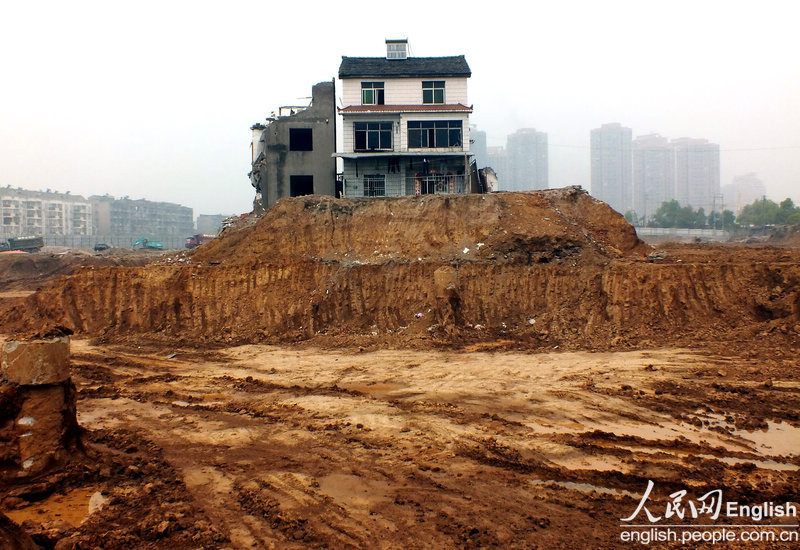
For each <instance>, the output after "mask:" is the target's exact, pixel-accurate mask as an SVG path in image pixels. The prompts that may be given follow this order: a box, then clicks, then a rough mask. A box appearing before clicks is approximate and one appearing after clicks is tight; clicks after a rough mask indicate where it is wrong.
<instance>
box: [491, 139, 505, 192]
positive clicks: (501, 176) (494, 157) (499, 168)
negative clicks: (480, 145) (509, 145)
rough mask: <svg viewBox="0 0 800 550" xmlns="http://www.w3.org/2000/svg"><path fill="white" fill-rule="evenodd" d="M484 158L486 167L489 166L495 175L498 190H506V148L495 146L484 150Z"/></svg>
mask: <svg viewBox="0 0 800 550" xmlns="http://www.w3.org/2000/svg"><path fill="white" fill-rule="evenodd" d="M486 156H487V158H488V161H487V162H488V166H491V167H492V169H493V170H494V172H495V174H496V175H497V179H498V181H499V186H500V189H502V190H504V191H505V190H507V189H508V188H507V187H506V186H505V184H504V181H505V179H506V176H507V174H508V155H507V154H506V148H505V147H503V146H502V145H496V146H492V147H487V148H486Z"/></svg>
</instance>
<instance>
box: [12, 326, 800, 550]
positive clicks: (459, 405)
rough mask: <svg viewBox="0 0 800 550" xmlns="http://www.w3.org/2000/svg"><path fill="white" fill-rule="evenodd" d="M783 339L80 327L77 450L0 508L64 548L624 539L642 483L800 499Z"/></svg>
mask: <svg viewBox="0 0 800 550" xmlns="http://www.w3.org/2000/svg"><path fill="white" fill-rule="evenodd" d="M788 351H791V350H787V352H788ZM796 351H797V350H793V351H791V353H786V354H782V355H778V356H776V355H775V354H774V353H771V354H767V353H764V354H757V355H756V356H755V357H753V358H743V357H738V356H731V355H725V354H716V353H708V352H705V351H703V350H691V349H670V348H664V349H656V350H639V351H631V352H617V353H590V352H563V353H558V352H553V353H546V354H545V353H520V352H504V351H501V352H495V351H461V352H452V351H412V350H390V351H389V350H385V351H375V352H359V351H358V350H357V349H356V350H336V349H319V348H315V347H308V346H303V347H271V346H261V345H250V346H239V347H234V348H226V349H222V348H220V349H215V350H204V349H194V348H180V349H171V348H162V347H155V346H148V345H144V344H143V345H141V346H130V345H128V346H114V345H111V346H109V345H99V346H94V345H91V343H90V342H88V341H85V340H77V341H74V342H73V373H74V374H73V381H74V382H75V384H76V386H77V389H78V411H79V412H78V419H79V423H80V424H81V426H82V427H83V428H84V429H85V430H86V434H85V441H86V447H87V449H86V455H85V456H84V457H76V459H75V463H74V464H73V466H72V468H71V470H70V472H71V475H69V476H63V475H62V476H55V477H54V478H50V479H49V480H45V483H43V484H40V485H42V486H39V487H38V490H39V491H40V492H41V493H43V494H44V495H47V494H48V493H52V494H51V495H50V496H46V497H45V498H44V500H41V501H39V502H36V500H38V497H37V495H35V494H34V495H31V494H30V491H29V493H25V492H23V493H22V494H17V493H14V492H13V491H12V492H11V493H12V494H14V495H16V496H12V497H10V498H6V500H5V501H4V506H5V508H6V514H8V515H9V517H10V518H11V519H12V520H15V521H17V522H20V523H21V524H22V525H23V526H24V527H25V528H27V529H28V530H29V532H32V533H34V534H35V540H37V541H38V542H40V543H44V545H53V544H55V543H56V542H57V541H58V540H60V539H63V538H67V539H68V541H71V542H78V543H79V544H80V547H81V548H200V547H202V548H308V547H311V548H320V547H323V548H624V547H629V546H633V545H632V544H631V543H624V542H622V541H621V540H620V536H621V533H622V531H623V529H622V528H621V527H620V526H621V524H623V522H621V521H620V518H626V517H629V516H630V515H631V514H632V513H633V512H634V510H635V509H636V507H637V505H638V502H639V500H640V498H641V495H642V493H643V492H644V490H645V488H646V486H647V482H648V480H652V481H654V482H655V484H656V485H655V489H654V497H656V496H657V498H653V499H652V501H653V502H656V501H658V504H653V505H652V506H648V508H649V509H650V510H651V511H652V512H653V513H655V514H657V515H663V511H664V509H665V502H666V501H665V497H666V496H667V495H669V494H672V493H674V492H675V491H678V490H682V489H686V490H687V491H688V494H687V497H686V498H687V499H688V498H695V499H697V498H699V497H700V496H702V495H704V494H705V493H707V492H708V491H709V490H712V489H717V488H719V489H723V491H724V497H725V499H726V500H731V501H738V502H743V503H746V502H749V503H761V502H768V501H773V502H781V503H782V502H785V501H787V500H788V501H794V502H797V501H798V500H800V494H798V483H797V482H798V469H799V468H800V453H798V451H799V450H800V449H799V448H798V447H800V443H799V442H800V422H799V420H800V419H798V412H797V411H798V410H800V394H799V393H798V390H800V388H798V382H797V378H796V376H795V369H796V367H797V363H796V357H797V355H796ZM48 481H49V483H50V484H49V485H48V484H47V482H48ZM96 492H100V493H101V494H102V495H103V496H104V497H105V498H106V499H108V503H107V504H106V506H105V507H104V508H103V509H102V510H100V511H99V512H95V513H94V514H92V515H91V516H88V517H87V510H88V502H89V500H90V498H91V496H92V495H94V494H95V493H96ZM28 499H31V500H33V501H34V502H28ZM638 519H639V520H640V521H639V522H637V523H647V521H642V520H643V519H644V518H638ZM736 522H739V523H740V521H739V519H738V518H737V519H736ZM776 522H777V521H776ZM781 522H782V523H788V524H790V525H792V527H791V531H792V532H795V533H796V532H797V521H796V518H794V519H792V520H791V521H786V518H783V519H782V520H781ZM686 523H691V522H689V521H687V522H686ZM694 523H697V521H694ZM705 523H707V522H705ZM726 523H727V522H726ZM774 531H783V530H774ZM696 546H697V545H696V544H692V545H689V546H687V547H696ZM650 547H659V546H658V545H651V546H650ZM663 547H679V545H667V546H663ZM709 547H711V546H709ZM719 547H723V548H741V547H744V546H741V545H740V544H738V543H733V544H729V545H727V546H724V545H717V546H714V548H719ZM746 547H748V548H781V547H785V548H792V547H796V545H791V544H786V545H784V546H780V545H776V544H773V543H770V544H761V545H755V546H753V545H752V544H749V545H747V546H746Z"/></svg>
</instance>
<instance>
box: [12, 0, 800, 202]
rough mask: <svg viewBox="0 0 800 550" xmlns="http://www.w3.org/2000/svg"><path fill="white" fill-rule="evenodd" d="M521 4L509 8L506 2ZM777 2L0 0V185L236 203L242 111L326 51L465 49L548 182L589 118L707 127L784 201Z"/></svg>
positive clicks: (271, 105)
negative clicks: (546, 148)
mask: <svg viewBox="0 0 800 550" xmlns="http://www.w3.org/2000/svg"><path fill="white" fill-rule="evenodd" d="M522 6H525V11H524V12H520V8H521V7H522ZM793 6H794V2H789V1H775V0H766V1H764V0H762V1H760V2H755V1H752V2H741V1H736V0H734V1H730V0H728V1H715V0H691V1H685V0H672V1H670V2H650V1H643V0H639V1H630V2H623V1H618V0H604V1H597V0H593V1H578V0H573V1H569V0H567V1H564V0H560V1H558V2H552V1H547V2H543V1H533V2H507V1H505V0H494V1H491V2H486V1H483V2H473V1H464V2H460V3H446V4H445V3H437V2H430V1H426V2H417V1H416V0H413V1H410V0H406V1H405V2H402V3H384V4H365V3H364V2H350V1H342V2H326V3H322V2H320V3H317V2H311V3H309V2H298V3H291V2H281V3H276V2H270V1H264V0H261V1H258V2H256V1H237V0H229V1H227V2H214V3H210V2H203V1H199V2H198V1H197V0H195V1H193V2H188V1H183V0H180V1H169V0H159V1H152V0H144V1H137V2H125V3H123V2H116V1H113V0H111V1H109V0H105V1H86V0H73V1H71V2H64V1H57V2H56V1H51V0H43V1H39V2H9V3H7V5H6V6H4V7H3V8H0V52H2V54H0V60H2V63H0V185H2V186H6V185H11V186H13V187H17V186H19V187H23V188H26V189H41V190H44V189H47V188H50V189H53V190H58V191H67V190H69V191H71V192H72V193H73V194H81V195H84V196H89V195H92V194H104V193H110V194H112V195H114V196H118V197H119V196H125V195H127V196H130V197H131V198H134V199H137V198H146V199H150V200H163V201H170V202H178V203H181V204H185V205H187V206H190V207H192V208H194V211H195V215H197V214H216V213H223V214H229V213H241V212H246V211H249V210H250V209H251V205H252V199H253V189H252V187H251V186H250V183H249V180H248V178H247V173H248V172H249V169H250V167H249V154H250V152H249V143H250V130H249V127H250V126H251V125H252V124H253V123H255V122H259V121H263V119H264V118H265V117H266V116H267V115H269V113H270V112H271V111H272V110H274V109H275V108H276V107H278V106H279V105H287V104H297V103H298V102H299V103H302V102H303V101H304V99H301V98H305V97H308V96H310V94H311V86H312V85H313V84H314V83H316V82H319V81H323V80H330V79H332V78H334V77H335V76H336V74H337V71H338V68H339V63H340V61H341V56H342V55H347V56H382V55H384V52H385V50H384V39H385V38H387V37H398V36H406V37H408V39H409V43H410V46H411V50H412V54H413V55H416V56H439V55H458V54H464V55H466V57H467V61H468V63H469V65H470V67H471V69H472V78H471V79H470V83H469V86H470V88H469V95H470V102H471V103H473V104H474V114H473V116H472V122H473V123H474V124H477V125H478V127H479V128H480V129H482V130H486V131H487V133H488V138H489V144H490V145H502V144H505V136H506V135H507V134H509V133H512V132H514V131H515V130H517V129H518V128H525V127H532V128H536V129H538V130H540V131H543V132H546V133H547V134H548V136H549V142H550V185H551V186H553V187H560V186H563V185H582V186H583V187H585V188H587V189H588V188H589V149H588V147H589V131H590V130H591V129H592V128H595V127H598V126H599V125H601V124H602V123H605V122H620V123H622V124H624V125H626V126H629V127H631V128H632V129H633V133H634V136H636V135H642V134H648V133H660V134H661V135H663V136H665V137H668V138H677V137H684V136H688V137H696V138H707V139H709V140H711V141H713V142H716V143H718V144H719V145H720V147H721V149H722V153H721V161H722V179H721V181H722V184H723V185H724V184H727V183H730V182H731V180H732V178H733V177H734V176H736V175H739V174H743V173H746V172H756V173H757V174H758V175H759V176H760V177H761V178H762V179H763V180H764V182H765V184H766V188H767V192H768V196H769V197H770V198H772V199H775V200H781V199H783V198H785V197H787V196H791V197H792V198H793V200H795V202H796V203H800V106H798V102H800V32H798V23H797V20H796V18H795V17H794V15H793V11H790V10H791V8H792V7H793Z"/></svg>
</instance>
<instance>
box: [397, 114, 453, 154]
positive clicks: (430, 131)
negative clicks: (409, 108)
mask: <svg viewBox="0 0 800 550" xmlns="http://www.w3.org/2000/svg"><path fill="white" fill-rule="evenodd" d="M461 126H462V124H461V121H460V120H426V121H421V120H416V121H414V120H411V121H409V122H408V148H409V149H420V148H425V147H429V148H430V147H461V144H462V140H461Z"/></svg>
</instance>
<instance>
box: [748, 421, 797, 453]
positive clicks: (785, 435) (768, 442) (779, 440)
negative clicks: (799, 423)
mask: <svg viewBox="0 0 800 550" xmlns="http://www.w3.org/2000/svg"><path fill="white" fill-rule="evenodd" d="M734 433H735V434H736V435H737V436H739V437H741V438H742V439H746V440H748V441H751V442H753V443H755V445H756V447H758V449H759V450H760V451H762V452H765V454H768V455H770V456H797V455H798V454H800V428H798V427H795V426H792V425H791V424H785V423H783V422H780V423H778V422H767V429H766V430H756V431H752V432H750V431H745V430H736V431H735V432H734Z"/></svg>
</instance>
